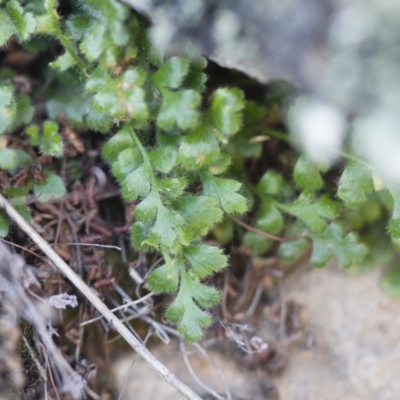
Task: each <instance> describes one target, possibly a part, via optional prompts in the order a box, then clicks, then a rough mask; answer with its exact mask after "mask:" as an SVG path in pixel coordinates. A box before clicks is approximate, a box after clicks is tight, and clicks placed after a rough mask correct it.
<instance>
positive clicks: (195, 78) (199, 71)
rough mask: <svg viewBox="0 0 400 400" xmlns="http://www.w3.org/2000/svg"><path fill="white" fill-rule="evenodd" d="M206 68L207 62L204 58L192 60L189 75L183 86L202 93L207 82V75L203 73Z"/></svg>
mask: <svg viewBox="0 0 400 400" xmlns="http://www.w3.org/2000/svg"><path fill="white" fill-rule="evenodd" d="M206 66H207V60H206V59H205V58H203V57H200V58H197V59H194V60H191V63H190V69H189V73H188V75H187V76H186V78H185V82H184V83H183V86H185V87H187V88H189V89H194V90H196V91H197V92H200V93H202V92H203V91H204V89H205V87H206V85H205V84H206V82H207V74H205V73H204V72H203V71H204V68H205V67H206Z"/></svg>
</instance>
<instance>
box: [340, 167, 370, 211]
mask: <svg viewBox="0 0 400 400" xmlns="http://www.w3.org/2000/svg"><path fill="white" fill-rule="evenodd" d="M372 190H373V183H372V177H371V171H370V170H369V169H368V168H367V167H366V166H365V165H364V164H362V163H360V162H357V161H349V162H348V163H347V165H346V168H345V170H344V171H343V174H342V176H341V178H340V181H339V186H338V196H339V198H340V199H342V200H343V201H344V203H345V204H346V206H348V207H350V208H355V207H359V206H360V205H361V204H363V203H365V201H366V200H367V196H368V194H369V193H371V192H372Z"/></svg>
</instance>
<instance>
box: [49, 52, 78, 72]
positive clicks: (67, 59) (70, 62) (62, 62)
mask: <svg viewBox="0 0 400 400" xmlns="http://www.w3.org/2000/svg"><path fill="white" fill-rule="evenodd" d="M75 64H76V60H75V59H74V58H73V57H72V56H71V54H70V53H68V52H67V51H66V52H65V53H64V54H62V55H61V56H59V57H58V58H57V60H55V61H53V62H51V63H50V64H49V66H50V67H51V68H54V69H56V70H57V71H60V72H63V71H66V70H67V69H68V68H71V67H73V66H74V65H75Z"/></svg>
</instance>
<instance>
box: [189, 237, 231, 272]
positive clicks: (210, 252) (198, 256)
mask: <svg viewBox="0 0 400 400" xmlns="http://www.w3.org/2000/svg"><path fill="white" fill-rule="evenodd" d="M184 256H185V258H186V259H187V260H188V262H189V264H190V266H191V267H192V270H193V272H194V274H195V275H196V276H197V277H198V278H200V279H202V278H206V277H207V276H209V275H211V274H212V273H214V272H218V271H220V270H221V269H223V268H225V267H226V265H227V259H226V256H225V255H224V254H222V251H221V249H219V248H218V247H214V246H208V245H206V244H198V245H192V246H189V247H187V248H186V249H185V252H184Z"/></svg>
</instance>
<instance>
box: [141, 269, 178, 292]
mask: <svg viewBox="0 0 400 400" xmlns="http://www.w3.org/2000/svg"><path fill="white" fill-rule="evenodd" d="M148 284H149V288H150V290H153V291H154V292H159V293H163V292H165V293H174V292H176V291H177V289H178V284H179V270H178V268H174V266H173V265H172V268H170V267H169V266H167V265H162V266H161V267H158V268H157V269H155V270H154V271H152V272H151V274H150V275H149V279H148Z"/></svg>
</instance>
